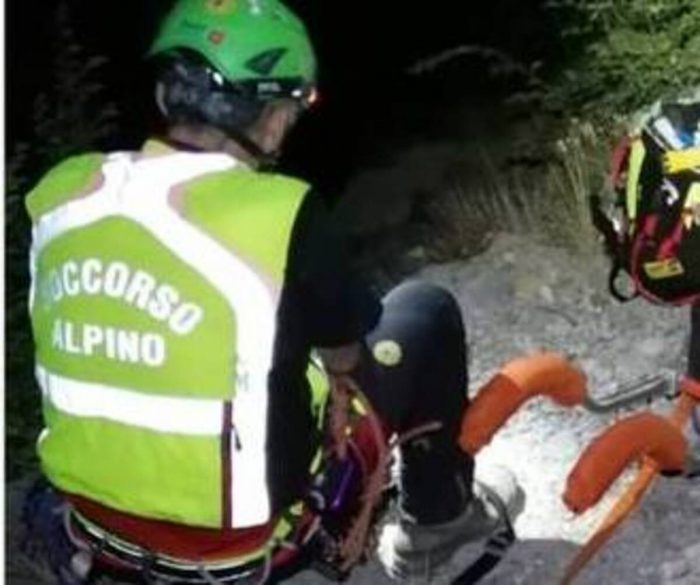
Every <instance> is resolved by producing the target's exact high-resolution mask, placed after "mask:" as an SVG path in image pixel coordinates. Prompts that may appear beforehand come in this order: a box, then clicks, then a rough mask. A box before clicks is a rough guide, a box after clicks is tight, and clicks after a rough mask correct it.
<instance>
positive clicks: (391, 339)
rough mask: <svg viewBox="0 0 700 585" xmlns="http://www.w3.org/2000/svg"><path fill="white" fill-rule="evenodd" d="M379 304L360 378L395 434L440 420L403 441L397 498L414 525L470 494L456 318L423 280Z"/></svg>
mask: <svg viewBox="0 0 700 585" xmlns="http://www.w3.org/2000/svg"><path fill="white" fill-rule="evenodd" d="M383 304H384V312H383V315H382V319H381V322H380V323H379V325H378V326H377V328H376V329H375V330H374V331H373V332H372V333H371V334H370V335H369V336H368V339H367V343H368V347H369V351H370V356H371V357H370V359H369V360H367V363H366V364H365V367H364V368H363V371H362V373H361V374H360V384H361V386H362V387H363V388H364V389H365V391H366V392H367V393H368V394H369V397H370V400H371V401H372V403H373V405H374V407H375V408H376V409H377V411H378V412H379V414H380V415H381V416H382V418H383V419H384V420H385V421H386V422H387V423H388V424H389V425H390V426H391V427H392V430H394V431H396V432H397V433H399V434H401V433H405V432H408V431H411V430H412V429H416V428H417V427H419V426H421V425H423V424H426V423H430V422H434V421H435V422H439V423H441V425H442V427H441V428H440V430H438V431H434V432H428V433H423V434H420V435H418V436H417V437H416V438H415V439H413V440H410V441H408V442H407V443H405V444H404V445H403V446H402V447H401V457H400V461H401V468H400V501H399V504H400V506H401V509H402V512H404V513H405V514H407V515H409V516H410V517H412V518H414V519H415V520H416V522H418V523H420V524H437V523H441V522H445V521H447V520H450V519H452V518H454V517H456V516H457V515H458V514H460V512H462V511H463V510H464V508H465V506H466V504H467V503H468V502H469V500H470V499H471V497H472V494H471V484H472V472H473V461H472V459H471V458H470V457H469V456H468V455H466V454H465V453H464V452H462V450H461V449H459V447H458V446H457V442H456V437H457V434H458V431H459V424H460V420H461V418H462V414H463V412H464V409H465V408H466V406H467V364H466V343H465V331H464V326H463V321H462V316H461V313H460V309H459V307H458V305H457V303H456V301H455V300H454V298H453V297H452V296H451V295H450V294H449V293H448V292H447V291H445V290H443V289H441V288H438V287H436V286H433V285H429V284H424V283H415V282H409V283H405V284H403V285H400V286H398V287H397V288H395V289H393V290H392V291H391V292H390V293H389V294H388V295H387V296H386V297H385V298H384V300H383Z"/></svg>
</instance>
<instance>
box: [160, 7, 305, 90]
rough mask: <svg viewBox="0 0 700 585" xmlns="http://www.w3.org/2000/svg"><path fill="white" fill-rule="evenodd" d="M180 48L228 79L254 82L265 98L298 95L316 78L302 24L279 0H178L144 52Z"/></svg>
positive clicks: (248, 82)
mask: <svg viewBox="0 0 700 585" xmlns="http://www.w3.org/2000/svg"><path fill="white" fill-rule="evenodd" d="M180 50H188V51H194V52H196V53H198V54H200V55H201V56H202V57H203V58H204V59H205V60H206V61H208V62H209V63H210V64H211V66H212V67H213V68H214V69H215V70H216V71H218V72H219V73H220V74H221V75H222V76H223V78H224V79H225V80H226V81H227V82H229V83H231V84H235V85H238V84H241V83H243V84H246V85H257V86H259V88H258V89H259V91H258V92H256V93H260V94H262V95H267V96H268V97H277V95H279V96H280V97H285V94H289V97H298V98H301V97H302V96H301V95H300V92H301V91H302V90H304V89H305V88H310V87H312V86H313V84H314V81H315V77H316V59H315V56H314V51H313V48H312V46H311V41H310V39H309V36H308V34H307V32H306V28H305V27H304V24H303V23H302V22H301V20H300V19H299V18H298V17H297V16H296V15H295V14H294V13H293V12H292V11H291V10H289V9H288V8H287V7H286V6H284V5H283V4H282V3H281V2H279V0H178V1H177V2H176V4H175V6H174V8H173V9H172V11H171V12H170V13H169V14H168V15H167V17H166V18H165V20H164V22H163V24H162V26H161V29H160V32H159V33H158V35H157V37H156V39H155V41H154V43H153V46H152V47H151V49H150V52H149V55H150V56H154V57H158V56H166V55H168V54H170V53H173V52H177V51H180ZM275 82H278V83H277V84H275ZM276 88H279V89H276ZM276 94H277V95H276Z"/></svg>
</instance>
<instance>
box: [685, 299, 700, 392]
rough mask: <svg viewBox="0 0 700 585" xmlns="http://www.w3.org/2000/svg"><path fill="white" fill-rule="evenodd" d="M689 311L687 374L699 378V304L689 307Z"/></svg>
mask: <svg viewBox="0 0 700 585" xmlns="http://www.w3.org/2000/svg"><path fill="white" fill-rule="evenodd" d="M690 311H691V312H690V348H689V349H688V376H689V377H691V378H693V379H695V380H700V305H695V306H693V307H691V309H690Z"/></svg>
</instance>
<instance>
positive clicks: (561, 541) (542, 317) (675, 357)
mask: <svg viewBox="0 0 700 585" xmlns="http://www.w3.org/2000/svg"><path fill="white" fill-rule="evenodd" d="M606 269H607V265H606V263H605V260H604V259H603V258H599V257H596V256H588V257H576V258H574V257H572V256H570V255H569V254H567V253H566V252H565V251H563V250H560V249H557V248H552V247H548V246H543V245H539V244H537V243H535V242H534V241H533V240H532V239H526V238H522V237H516V236H506V235H504V236H499V237H498V238H496V239H495V241H494V242H493V243H492V245H491V246H490V247H489V248H488V249H487V250H486V251H485V252H484V253H483V254H481V255H480V256H477V257H475V258H473V259H471V260H470V261H468V262H456V263H451V264H445V265H439V266H431V267H428V268H425V269H423V270H422V271H420V272H419V273H418V274H416V275H415V277H418V278H422V279H426V280H428V281H431V282H435V283H439V284H441V285H444V286H445V287H447V288H448V289H450V290H451V291H452V292H453V293H454V294H455V295H456V296H457V298H458V299H459V301H460V304H461V306H462V308H463V311H464V316H465V321H466V323H467V326H468V335H469V342H470V347H471V352H470V377H471V384H470V389H471V392H475V391H476V389H477V388H478V387H479V385H480V384H481V383H482V382H483V381H485V380H486V379H488V377H489V376H490V375H491V374H492V373H493V372H494V371H496V370H497V368H498V366H499V365H500V364H501V363H503V362H504V361H506V360H507V359H508V358H511V357H515V356H518V355H521V354H523V353H527V352H530V351H534V350H537V349H540V348H547V349H555V350H558V351H560V352H563V353H566V354H567V355H569V356H570V357H572V358H573V359H575V360H576V361H577V362H578V363H579V364H580V365H581V367H582V368H583V369H584V370H585V371H586V373H587V375H588V378H589V382H590V391H591V392H592V393H593V394H594V395H596V396H602V395H604V394H605V393H606V392H609V391H610V390H611V388H612V387H613V386H614V385H615V384H616V383H619V382H621V381H630V380H634V379H638V378H640V377H641V376H644V375H646V374H654V373H658V372H668V373H672V372H676V371H681V370H682V369H683V353H684V344H685V342H686V336H687V319H688V316H687V313H686V311H685V310H682V309H678V310H675V309H669V308H662V307H654V306H651V305H649V304H648V303H646V302H643V301H634V302H630V303H627V304H624V305H621V304H618V303H616V302H615V301H613V300H612V299H611V298H610V296H609V295H608V293H607V291H606V288H605V286H606V284H605V283H606V277H607V272H606ZM652 408H654V409H656V410H659V411H662V410H665V409H667V408H668V404H667V403H665V402H664V401H663V400H661V401H659V402H657V403H655V404H654V405H652ZM622 414H624V413H618V414H617V415H606V416H601V415H594V414H591V413H589V412H587V411H585V410H583V409H581V408H576V409H573V410H565V409H562V408H560V407H557V406H554V405H552V404H549V403H546V402H544V401H542V400H539V399H538V400H535V401H533V402H532V403H531V404H529V405H528V406H527V407H525V408H524V409H522V410H521V412H519V413H518V414H517V415H516V416H515V417H514V418H513V419H512V420H511V421H510V422H509V423H508V425H507V426H506V427H505V428H503V430H502V432H501V433H500V434H499V435H498V436H497V438H496V439H495V440H494V441H493V443H492V444H491V445H490V446H489V447H488V448H487V449H486V450H485V451H484V452H483V453H482V454H481V455H480V456H479V460H478V462H477V468H478V463H479V461H482V462H495V463H498V464H501V465H506V466H508V467H510V468H511V469H512V470H513V471H514V472H515V473H516V474H517V476H518V479H519V481H520V483H521V484H522V485H523V487H524V489H525V491H526V492H527V497H528V500H527V506H526V509H525V512H524V513H523V515H522V516H521V517H520V519H519V520H518V523H517V525H516V530H517V532H518V536H519V542H518V543H517V544H516V545H515V546H514V548H513V549H512V551H511V553H510V554H509V556H508V557H507V558H506V560H505V561H503V562H502V563H501V565H500V566H499V567H498V569H497V570H496V571H494V573H493V574H491V575H490V576H489V577H488V578H487V579H485V580H484V583H485V584H487V585H497V584H498V585H501V584H502V585H510V584H523V585H547V584H550V583H556V582H557V577H558V576H561V574H562V567H563V566H564V565H565V564H566V562H567V560H568V559H570V558H571V556H572V554H573V553H574V552H575V550H576V547H577V546H578V545H579V544H580V543H581V542H583V541H584V540H585V538H586V536H587V535H588V534H589V533H590V531H591V530H592V529H593V528H594V526H595V525H596V524H597V522H598V521H599V520H600V518H601V517H602V515H603V514H604V513H605V511H606V510H607V508H608V507H609V505H610V501H611V499H612V497H613V496H614V494H611V495H610V497H608V498H607V499H606V500H605V501H604V502H602V503H601V504H600V505H598V506H597V507H596V508H595V509H594V510H592V511H590V512H589V513H587V514H585V515H584V516H583V517H581V518H574V517H573V516H572V515H571V514H570V513H568V512H567V511H566V509H565V508H564V506H563V504H562V503H561V499H560V496H561V493H562V492H563V489H564V483H565V480H566V476H567V474H568V472H569V470H570V469H571V466H572V465H573V463H574V461H575V460H576V457H577V455H578V453H579V452H580V451H581V449H582V448H583V446H584V445H586V444H587V442H588V441H590V440H591V439H592V438H593V437H594V436H595V435H596V433H598V432H599V431H600V430H601V429H602V428H603V427H605V426H606V425H608V424H609V423H610V422H612V421H613V420H614V418H615V416H619V415H622ZM623 483H624V480H623V481H622V482H618V485H616V486H615V488H614V489H613V492H615V493H617V492H619V490H620V488H621V487H622V484H623ZM17 491H18V486H10V490H9V494H10V496H11V498H10V502H9V507H8V517H9V526H10V529H11V532H10V535H9V543H10V551H9V555H10V563H9V566H10V572H9V574H8V577H9V578H8V583H11V584H12V585H29V584H30V583H36V580H34V579H32V578H31V577H26V576H23V572H22V571H21V570H19V569H18V568H17V567H15V565H14V563H13V562H12V559H13V556H14V553H13V552H12V551H13V548H12V547H13V544H14V543H13V533H12V525H13V520H12V518H13V515H14V514H15V513H16V508H17V505H16V501H17V499H16V497H15V495H16V492H17ZM13 569H14V570H13ZM289 583H290V584H295V585H321V584H323V583H326V581H325V580H324V579H323V578H322V577H319V576H318V575H317V574H315V573H311V572H306V573H303V574H301V575H298V576H297V577H295V578H293V579H291V580H290V581H289ZM382 583H389V581H387V580H386V578H385V577H384V576H383V575H382V573H381V571H380V569H379V567H378V565H377V564H376V563H374V562H371V563H369V564H367V565H365V566H363V567H361V568H359V569H358V570H357V571H356V572H355V573H354V574H353V576H352V578H351V579H350V580H349V581H348V584H349V585H370V584H373V585H374V584H377V585H381V584H382ZM576 583H578V584H580V585H608V584H624V585H698V583H700V481H698V480H695V481H690V480H685V479H661V480H659V481H658V482H657V483H656V484H655V486H654V488H653V489H652V490H651V491H650V492H649V494H648V495H647V497H646V498H645V500H644V502H643V504H642V506H641V508H640V509H639V511H638V512H637V513H636V514H635V515H634V516H633V518H632V519H631V520H630V521H629V522H628V523H627V524H626V525H625V526H624V528H623V529H622V530H620V532H619V533H618V534H616V536H615V537H614V539H613V540H612V541H611V542H610V544H609V545H608V546H607V547H606V548H605V549H604V551H603V552H602V553H601V554H599V555H598V556H597V557H596V558H595V559H594V560H593V562H592V563H591V564H590V566H589V567H588V568H587V570H586V571H585V572H584V573H583V574H582V575H581V577H580V578H579V579H578V580H577V581H576Z"/></svg>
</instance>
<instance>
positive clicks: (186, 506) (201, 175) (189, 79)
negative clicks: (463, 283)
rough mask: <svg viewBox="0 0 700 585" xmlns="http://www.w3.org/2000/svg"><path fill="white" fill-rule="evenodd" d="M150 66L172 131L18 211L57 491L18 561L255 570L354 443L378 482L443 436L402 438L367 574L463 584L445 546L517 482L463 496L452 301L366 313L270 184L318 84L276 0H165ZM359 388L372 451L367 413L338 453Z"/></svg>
mask: <svg viewBox="0 0 700 585" xmlns="http://www.w3.org/2000/svg"><path fill="white" fill-rule="evenodd" d="M150 58H151V59H152V60H153V61H154V63H155V65H156V70H157V75H156V83H155V98H156V101H157V104H158V107H159V109H160V111H161V113H162V115H163V116H164V118H165V120H166V121H167V123H168V130H167V133H166V135H165V136H160V137H157V138H153V139H150V140H148V141H147V142H146V143H145V145H144V146H143V148H142V149H141V150H140V151H138V152H114V153H111V154H106V155H105V154H101V153H89V154H85V155H81V156H77V157H73V158H70V159H68V160H66V161H64V162H62V163H61V164H59V165H58V166H57V167H56V168H54V169H53V170H51V171H50V172H49V173H48V174H47V175H46V176H45V177H44V178H43V179H42V180H41V182H40V183H39V184H38V186H37V187H36V188H35V189H34V190H33V191H32V192H31V193H30V194H29V196H28V199H27V208H28V210H29V213H30V215H31V218H32V221H33V244H32V250H31V271H32V289H31V301H30V304H31V307H30V308H31V317H32V326H33V333H34V339H35V342H36V363H37V367H36V371H37V379H38V382H39V385H40V387H41V390H42V394H43V408H44V419H45V429H44V430H43V432H42V434H41V436H40V437H39V441H38V452H39V457H40V461H41V467H42V471H43V473H44V475H45V477H46V479H47V482H46V483H44V484H40V485H39V486H37V487H36V488H35V489H34V490H33V492H32V493H31V494H30V496H29V497H28V500H27V506H26V522H27V526H28V542H30V543H33V547H30V548H34V549H37V550H35V552H36V553H37V556H38V557H41V558H44V559H45V560H46V561H47V562H48V565H49V566H50V567H51V569H52V571H53V573H54V574H55V576H56V578H57V579H58V581H59V582H61V583H82V582H88V581H90V580H94V579H96V578H99V577H100V576H101V575H111V577H110V578H112V579H117V580H122V581H125V582H140V581H145V582H168V583H170V582H188V583H248V582H250V583H253V582H255V583H259V582H266V581H267V580H271V579H274V578H275V574H276V573H277V572H278V571H284V568H285V567H286V566H288V561H289V558H290V557H291V556H293V555H292V554H291V553H290V551H295V552H296V551H299V550H300V549H303V548H304V546H305V545H306V544H307V542H310V541H312V540H313V538H312V537H313V530H312V527H315V529H318V525H314V524H313V522H312V523H311V526H312V527H310V526H309V522H308V518H309V516H310V515H311V516H313V515H312V514H310V513H309V504H308V503H307V495H308V493H309V492H310V490H311V489H312V488H313V487H314V486H317V485H318V484H320V485H321V486H322V487H323V485H324V484H323V482H324V478H327V476H328V474H325V475H324V469H325V467H324V466H331V465H332V464H333V463H334V462H336V463H337V461H341V462H342V461H344V460H345V459H344V458H347V457H349V455H348V453H347V452H346V451H353V457H355V458H356V460H357V461H364V462H365V463H366V462H368V461H369V462H371V464H368V465H367V466H366V467H368V468H367V469H364V470H362V472H363V474H364V477H367V476H371V475H372V473H375V472H376V471H377V469H378V468H379V466H380V465H382V464H383V461H382V460H380V458H379V457H378V456H377V453H378V452H379V451H382V449H383V450H384V451H386V448H387V447H386V445H387V444H388V441H389V439H390V437H392V436H399V435H402V434H404V433H406V432H408V431H411V430H413V429H420V428H422V426H423V425H425V424H428V425H430V424H432V425H433V426H432V427H431V428H430V432H427V431H426V432H423V433H420V434H418V435H417V436H416V437H415V438H412V439H409V440H407V441H405V442H404V443H403V445H402V447H401V453H400V461H401V468H400V473H399V476H400V479H399V501H398V508H399V515H398V519H397V520H396V521H395V522H394V523H393V524H389V525H387V526H386V528H385V531H384V533H383V535H382V538H381V542H382V546H381V551H380V560H381V561H382V563H383V564H384V566H385V568H386V570H387V572H388V573H389V574H390V575H391V576H393V577H395V578H397V579H407V578H423V580H424V581H426V582H428V581H430V582H433V581H434V579H435V578H437V577H438V576H440V578H445V579H449V578H452V577H454V575H455V574H456V573H454V571H455V568H454V567H451V568H449V570H451V571H453V574H451V575H450V574H446V573H443V572H442V571H443V570H445V571H447V570H448V569H447V568H446V567H450V565H449V563H448V561H449V560H450V558H452V557H453V554H454V553H455V552H456V551H458V549H461V548H463V547H465V546H466V547H469V546H474V545H475V544H477V543H478V544H479V546H481V543H482V542H483V541H484V540H485V539H486V538H488V537H489V536H491V535H492V534H494V533H496V532H498V531H499V530H502V529H504V527H506V526H509V524H510V521H511V520H512V519H513V518H514V516H515V515H516V514H517V512H518V511H519V509H521V508H522V492H521V491H520V489H519V488H518V486H517V484H516V482H515V480H514V479H513V477H512V476H511V475H510V474H508V473H507V472H505V471H500V472H497V473H495V474H494V479H493V480H492V482H491V483H490V484H487V483H482V482H480V481H477V482H475V481H474V480H473V468H474V463H473V461H472V459H471V458H470V457H469V456H468V455H466V454H465V453H464V452H462V451H461V450H460V449H459V447H458V446H457V444H456V435H457V432H458V430H459V423H460V420H461V417H462V414H463V412H464V410H465V409H466V407H467V397H466V389H467V367H466V357H465V356H466V347H465V334H464V329H463V323H462V319H461V315H460V312H459V308H458V306H457V304H456V302H455V300H454V299H453V298H452V297H451V296H450V295H449V294H448V293H447V292H446V291H444V290H442V289H440V288H437V287H434V286H429V285H427V284H421V283H406V284H403V285H401V286H399V287H398V288H396V289H395V290H393V291H391V292H390V293H389V294H388V295H387V296H386V297H385V298H384V299H382V300H381V301H380V300H378V299H377V297H376V296H375V295H374V294H373V293H372V292H371V291H370V289H368V288H366V287H365V286H364V285H363V284H362V282H361V281H359V280H358V279H357V278H356V277H355V276H354V274H353V273H352V272H351V270H350V268H349V266H348V259H347V254H346V252H345V249H344V246H343V245H342V242H341V241H340V238H339V236H338V235H337V232H338V230H337V229H336V228H335V227H334V221H335V220H334V218H333V217H332V215H331V214H330V212H329V211H328V209H327V207H326V204H325V202H324V200H323V198H322V197H321V196H320V195H319V194H318V193H316V192H315V191H314V189H313V188H311V187H310V186H309V185H307V184H306V183H304V182H303V181H300V180H298V179H293V178H290V177H285V176H281V175H277V174H273V173H272V172H270V170H269V169H270V166H271V165H272V164H273V163H274V161H275V159H276V158H277V155H278V153H279V151H280V148H281V147H282V145H283V142H284V139H285V137H286V136H287V134H288V132H289V131H290V130H291V129H292V128H293V126H294V124H295V122H296V121H297V119H298V117H299V116H300V115H301V114H302V113H303V111H304V110H305V109H307V108H308V107H310V106H311V105H312V102H313V96H314V95H315V81H316V62H315V57H314V53H313V49H312V46H311V43H310V41H309V39H308V37H307V33H306V30H305V28H304V25H303V24H302V22H301V21H300V20H299V19H298V18H297V17H296V16H295V15H294V14H293V13H292V12H291V11H290V10H289V9H288V8H286V7H285V6H284V5H283V4H281V3H280V2H279V1H278V0H238V1H234V0H179V1H178V2H177V3H176V5H175V6H174V8H173V9H172V11H171V12H170V13H169V14H168V15H167V17H166V18H165V20H164V22H163V24H162V27H161V29H160V32H159V34H158V35H157V38H156V39H155V42H154V44H153V46H152V49H151V51H150ZM314 355H317V356H318V357H319V358H320V363H319V361H318V360H314V359H313V356H314ZM328 387H330V388H332V389H333V392H332V394H333V396H332V397H331V400H330V406H328V408H327V410H328V411H329V413H330V414H326V415H325V416H324V415H323V414H322V412H323V411H324V404H325V403H326V397H327V394H328V390H327V388H328ZM359 397H367V398H368V401H367V402H366V403H364V404H365V408H359V409H355V410H354V411H353V412H355V414H356V415H357V413H358V412H359V413H360V414H359V415H357V416H355V418H359V419H360V421H361V422H362V421H364V419H365V418H366V417H367V416H368V415H367V414H366V412H367V408H369V409H370V410H371V412H373V413H376V415H377V416H376V419H377V420H378V421H379V429H380V434H379V436H380V438H381V444H378V442H377V441H376V440H375V441H374V443H373V441H372V440H371V439H370V440H369V441H367V440H364V443H363V439H362V433H361V432H360V431H357V433H356V427H361V426H362V424H359V425H354V426H352V432H353V437H354V436H355V433H356V434H357V437H356V441H355V442H354V443H353V444H352V445H345V447H346V449H343V450H341V449H340V448H339V447H338V445H339V443H341V442H342V441H344V439H343V436H344V434H345V430H346V428H350V426H343V427H342V429H341V431H340V435H341V436H340V438H339V436H338V433H337V432H336V433H335V435H333V434H332V433H330V431H329V430H328V429H329V427H331V426H332V423H331V422H329V420H332V419H333V415H337V416H339V417H340V419H341V422H342V424H343V425H350V424H351V423H349V422H347V421H349V420H350V419H351V418H352V416H353V415H352V413H350V414H349V413H348V410H349V409H350V406H349V402H351V401H354V399H355V398H358V399H359ZM343 398H344V399H345V402H343ZM338 404H340V406H338ZM363 413H365V414H363ZM343 416H345V417H346V419H343ZM375 427H376V425H375ZM336 431H337V429H336ZM375 431H376V428H375ZM331 435H332V436H331ZM364 436H365V437H366V436H368V435H367V434H366V433H365V435H364ZM373 437H374V438H375V439H376V437H377V433H376V432H375V435H373ZM363 444H369V447H362V445H363ZM357 445H360V446H361V447H360V448H356V446H357ZM324 446H325V450H324V451H323V452H324V453H328V452H329V451H330V452H331V453H332V452H333V450H334V449H336V447H338V454H337V456H336V457H333V456H330V457H329V456H327V455H326V456H322V455H321V453H322V451H321V449H322V448H323V447H324ZM348 447H353V449H354V450H353V449H350V448H348ZM356 451H358V452H359V454H358V452H356ZM319 457H321V459H322V460H323V461H324V463H321V464H320V466H319V463H318V460H319ZM360 467H361V466H360ZM378 473H380V475H378V476H377V475H376V474H375V476H376V477H381V474H382V473H383V470H382V469H379V472H378ZM318 478H321V479H320V480H319V479H318ZM317 480H318V481H317ZM361 485H364V484H361ZM357 497H364V495H362V494H361V495H360V496H357ZM320 521H321V525H323V522H324V515H323V513H321V514H320ZM37 551H38V552H37ZM475 556H476V557H477V558H478V554H475ZM290 562H291V561H290ZM345 568H348V567H345ZM457 569H458V571H457V572H461V570H463V569H464V567H458V568H457ZM277 574H278V577H279V575H281V574H282V573H277ZM413 582H417V581H413Z"/></svg>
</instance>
